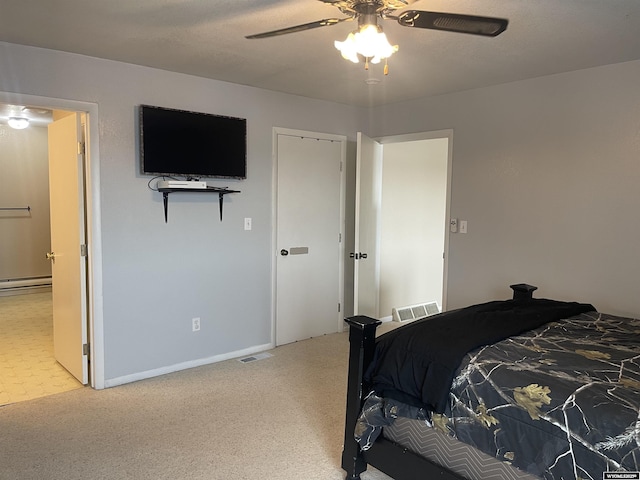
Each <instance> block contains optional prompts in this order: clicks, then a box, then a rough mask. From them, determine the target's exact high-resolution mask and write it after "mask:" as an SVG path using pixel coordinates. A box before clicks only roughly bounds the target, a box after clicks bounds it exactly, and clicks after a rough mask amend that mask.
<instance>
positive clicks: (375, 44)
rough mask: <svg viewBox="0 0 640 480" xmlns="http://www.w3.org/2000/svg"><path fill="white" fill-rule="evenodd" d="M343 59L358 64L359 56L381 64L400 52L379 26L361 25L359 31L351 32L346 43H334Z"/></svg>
mask: <svg viewBox="0 0 640 480" xmlns="http://www.w3.org/2000/svg"><path fill="white" fill-rule="evenodd" d="M334 45H335V47H336V48H337V49H338V50H340V53H341V54H342V57H343V58H345V59H347V60H350V61H352V62H353V63H358V62H359V61H360V60H359V57H358V56H359V55H361V56H363V57H364V58H365V59H367V61H369V62H371V63H380V61H381V60H383V59H385V58H389V57H390V56H391V55H393V54H394V53H395V52H397V51H398V45H391V44H390V43H389V40H387V36H386V35H385V34H384V32H383V31H382V28H380V27H379V26H378V25H373V24H365V25H361V26H360V27H359V28H358V30H356V31H355V32H351V33H350V34H349V35H348V36H347V38H346V39H345V41H344V42H338V41H336V42H334Z"/></svg>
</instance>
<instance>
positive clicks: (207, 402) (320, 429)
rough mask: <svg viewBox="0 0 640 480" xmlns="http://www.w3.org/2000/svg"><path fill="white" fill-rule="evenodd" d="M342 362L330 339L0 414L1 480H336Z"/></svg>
mask: <svg viewBox="0 0 640 480" xmlns="http://www.w3.org/2000/svg"><path fill="white" fill-rule="evenodd" d="M347 352H348V340H347V334H346V333H340V334H334V335H327V336H324V337H318V338H314V339H310V340H305V341H302V342H297V343H294V344H290V345H285V346H283V347H278V348H276V349H274V350H271V351H270V353H271V354H272V355H273V356H272V357H269V358H265V359H262V360H257V361H253V362H250V363H241V362H239V361H237V360H229V361H226V362H221V363H217V364H213V365H208V366H204V367H198V368H194V369H191V370H187V371H183V372H178V373H174V374H170V375H164V376H162V377H157V378H153V379H149V380H144V381H140V382H136V383H132V384H128V385H123V386H120V387H115V388H111V389H106V390H101V391H96V390H92V389H91V388H83V389H80V390H73V391H70V392H66V393H60V394H56V395H52V396H48V397H45V398H40V399H36V400H30V401H26V402H21V403H16V404H12V405H6V406H4V407H0V479H2V480H4V479H11V480H23V479H29V480H31V479H34V480H35V479H47V480H74V479H83V480H84V479H114V480H116V479H117V480H124V479H136V480H143V479H154V480H160V479H172V480H179V479H211V480H214V479H216V480H217V479H221V480H222V479H224V480H232V479H269V480H270V479H282V480H288V479H291V480H293V479H296V480H298V479H305V480H315V479H318V480H333V479H335V480H339V479H343V478H344V472H343V471H342V470H341V468H340V456H341V452H342V436H343V428H344V427H343V426H344V415H345V411H344V407H345V393H346V376H347V369H346V364H347V355H348V353H347ZM388 478H389V477H387V476H386V475H383V474H382V473H380V472H378V471H375V470H373V469H370V470H369V471H367V472H365V473H364V474H363V475H362V479H363V480H386V479H388Z"/></svg>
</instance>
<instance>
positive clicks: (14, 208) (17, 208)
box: [0, 205, 31, 212]
mask: <svg viewBox="0 0 640 480" xmlns="http://www.w3.org/2000/svg"><path fill="white" fill-rule="evenodd" d="M0 210H27V211H29V212H30V211H31V207H30V206H29V205H27V206H26V207H0Z"/></svg>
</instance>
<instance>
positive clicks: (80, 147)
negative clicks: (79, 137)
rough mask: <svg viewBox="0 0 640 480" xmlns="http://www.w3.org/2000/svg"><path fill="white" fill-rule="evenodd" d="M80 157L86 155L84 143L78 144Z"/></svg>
mask: <svg viewBox="0 0 640 480" xmlns="http://www.w3.org/2000/svg"><path fill="white" fill-rule="evenodd" d="M78 155H84V142H78Z"/></svg>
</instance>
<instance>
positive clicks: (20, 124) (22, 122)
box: [7, 117, 29, 130]
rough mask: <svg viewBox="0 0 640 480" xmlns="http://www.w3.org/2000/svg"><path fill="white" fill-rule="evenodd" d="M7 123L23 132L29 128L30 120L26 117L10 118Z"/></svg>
mask: <svg viewBox="0 0 640 480" xmlns="http://www.w3.org/2000/svg"><path fill="white" fill-rule="evenodd" d="M7 123H8V124H9V126H10V127H11V128H15V129H16V130H22V129H23V128H27V127H28V126H29V119H28V118H24V117H11V118H9V120H7Z"/></svg>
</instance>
